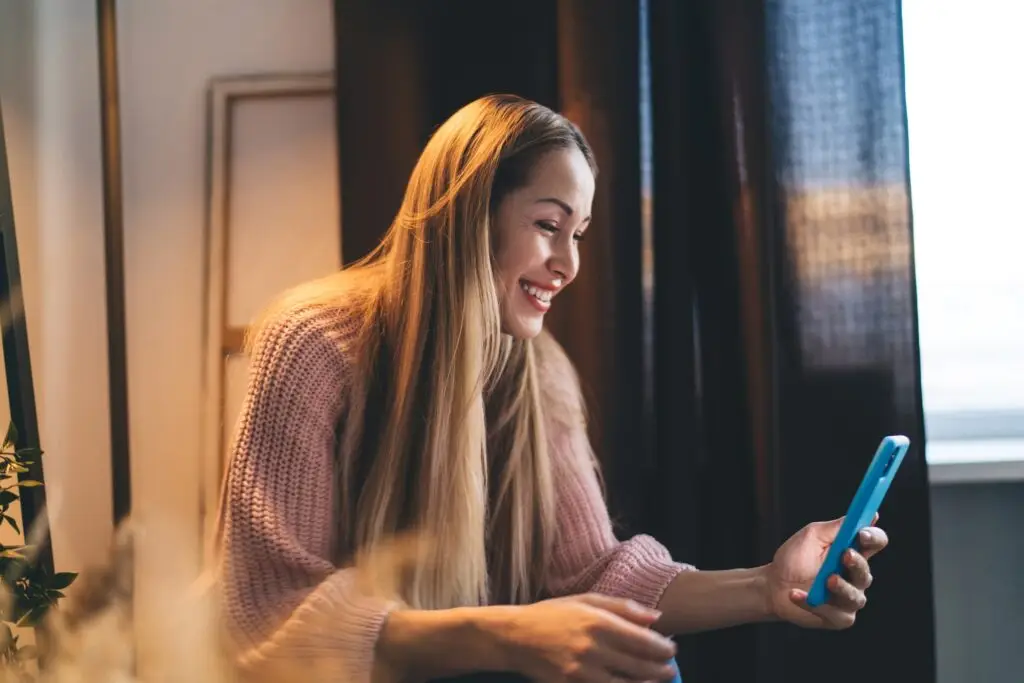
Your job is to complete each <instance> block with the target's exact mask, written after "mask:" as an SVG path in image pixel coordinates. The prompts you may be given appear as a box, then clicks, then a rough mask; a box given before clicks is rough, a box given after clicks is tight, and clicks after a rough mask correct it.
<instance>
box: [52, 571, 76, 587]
mask: <svg viewBox="0 0 1024 683" xmlns="http://www.w3.org/2000/svg"><path fill="white" fill-rule="evenodd" d="M77 578H78V573H77V572H57V573H56V574H54V575H53V577H51V578H50V580H49V581H48V582H47V583H48V585H49V587H50V588H52V589H55V590H63V589H64V588H67V587H68V586H70V585H71V584H72V583H73V582H74V580H75V579H77Z"/></svg>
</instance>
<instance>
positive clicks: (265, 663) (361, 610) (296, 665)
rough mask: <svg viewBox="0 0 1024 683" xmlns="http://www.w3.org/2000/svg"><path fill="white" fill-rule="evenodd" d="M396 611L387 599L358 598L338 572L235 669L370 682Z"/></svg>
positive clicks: (351, 581)
mask: <svg viewBox="0 0 1024 683" xmlns="http://www.w3.org/2000/svg"><path fill="white" fill-rule="evenodd" d="M394 608H395V603H393V602H390V601H388V600H384V599H381V598H376V597H368V596H365V595H361V594H360V593H359V591H358V590H357V587H356V581H355V576H354V575H353V574H352V572H351V571H345V570H342V571H339V572H338V573H336V574H334V575H333V576H331V577H330V578H329V579H327V580H326V581H324V582H323V583H322V584H320V585H319V586H318V587H317V589H316V590H315V591H314V592H313V593H311V594H310V595H309V596H308V597H307V598H306V600H305V601H304V602H303V603H302V605H300V606H299V608H298V609H296V610H295V612H294V613H293V614H292V615H291V616H290V617H289V618H288V620H287V621H286V622H285V623H284V624H282V626H281V627H280V628H279V629H278V630H277V632H276V633H275V634H274V635H273V636H272V637H271V638H270V639H269V641H266V642H264V643H263V644H261V645H260V646H259V647H257V648H256V649H255V650H250V651H249V653H247V654H246V655H244V656H243V657H240V658H239V664H240V665H241V667H242V668H243V669H245V670H260V669H262V668H264V667H271V668H276V667H281V668H282V669H283V670H284V672H286V673H287V674H288V677H289V678H295V677H296V676H300V677H302V678H305V679H307V680H328V679H332V680H342V681H345V682H346V683H370V679H371V675H372V673H373V665H374V656H375V650H376V647H377V640H378V638H379V637H380V632H381V629H382V628H383V627H384V622H385V621H386V620H387V617H388V614H390V612H391V611H392V610H393V609H394ZM311 677H312V678H311ZM325 677H326V678H325ZM337 677H340V678H337Z"/></svg>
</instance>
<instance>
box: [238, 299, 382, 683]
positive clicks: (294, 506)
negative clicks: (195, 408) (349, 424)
mask: <svg viewBox="0 0 1024 683" xmlns="http://www.w3.org/2000/svg"><path fill="white" fill-rule="evenodd" d="M344 340H345V331H344V330H340V329H339V325H338V322H337V313H336V312H335V313H334V317H333V319H332V317H331V315H330V312H328V311H315V310H313V311H310V310H303V311H299V312H296V311H292V313H291V315H287V316H282V317H280V318H279V319H277V320H275V321H274V322H272V323H271V324H270V325H268V326H267V328H266V330H265V331H264V332H263V333H262V334H261V336H260V338H259V339H258V340H257V344H256V346H255V349H254V351H253V354H252V357H251V365H250V376H249V377H250V379H249V389H248V394H247V397H246V399H245V401H244V404H243V408H242V411H241V415H240V418H239V421H238V423H237V428H236V433H235V439H234V443H233V447H232V454H231V459H230V463H229V465H228V471H227V475H226V479H225V490H224V493H223V495H224V499H223V501H224V502H223V503H222V506H221V510H222V512H221V516H220V533H219V544H220V547H219V551H220V558H221V560H220V563H219V577H218V578H219V580H218V584H219V585H220V595H221V610H222V613H223V616H224V620H225V622H226V627H227V632H228V636H229V640H230V646H231V648H232V654H233V658H234V660H235V663H236V664H237V665H238V666H240V667H241V669H242V670H243V671H254V670H260V671H266V670H267V668H268V667H273V666H290V667H297V668H298V669H300V670H302V671H305V672H309V671H310V670H313V669H315V670H317V671H319V672H321V673H325V672H326V669H325V667H330V671H333V672H336V673H337V675H339V676H341V677H342V680H346V681H352V682H354V683H361V682H364V681H369V680H370V675H371V671H372V667H373V657H374V649H375V646H376V641H377V637H378V635H379V632H380V630H381V628H382V626H383V623H384V620H385V618H386V616H387V613H388V610H389V605H388V604H387V603H385V602H384V601H382V600H379V599H375V598H372V597H369V596H367V595H363V594H361V592H360V590H359V589H358V587H357V581H356V576H355V570H354V569H338V568H336V567H335V565H334V563H333V560H332V541H333V534H334V533H335V530H334V529H333V524H334V516H333V512H334V505H335V497H336V491H335V488H336V484H335V468H334V458H335V450H336V434H337V421H338V419H339V415H340V411H341V407H342V403H343V402H342V395H343V392H344V390H345V387H346V384H347V383H348V379H349V378H348V369H347V366H346V363H345V358H344V355H343V343H344ZM292 670H293V671H294V669H292ZM332 677H333V676H332Z"/></svg>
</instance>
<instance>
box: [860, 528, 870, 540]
mask: <svg viewBox="0 0 1024 683" xmlns="http://www.w3.org/2000/svg"><path fill="white" fill-rule="evenodd" d="M872 537H873V534H872V533H871V530H870V529H861V530H860V540H861V542H862V543H870V542H871V539H872Z"/></svg>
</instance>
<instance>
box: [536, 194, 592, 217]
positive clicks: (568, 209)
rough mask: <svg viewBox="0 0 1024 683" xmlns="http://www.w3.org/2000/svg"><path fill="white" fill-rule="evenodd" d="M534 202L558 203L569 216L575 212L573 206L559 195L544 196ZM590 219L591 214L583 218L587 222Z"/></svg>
mask: <svg viewBox="0 0 1024 683" xmlns="http://www.w3.org/2000/svg"><path fill="white" fill-rule="evenodd" d="M534 203H535V204H545V203H547V204H557V205H558V206H559V207H561V209H562V211H565V214H566V215H567V216H571V215H573V213H575V212H574V211H573V210H572V207H571V206H569V205H568V204H566V203H565V202H563V201H562V200H561V199H558V198H557V197H542V198H541V199H538V200H537V201H536V202H534ZM589 220H590V216H587V217H586V218H584V219H583V222H584V223H586V222H587V221H589Z"/></svg>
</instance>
